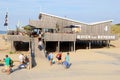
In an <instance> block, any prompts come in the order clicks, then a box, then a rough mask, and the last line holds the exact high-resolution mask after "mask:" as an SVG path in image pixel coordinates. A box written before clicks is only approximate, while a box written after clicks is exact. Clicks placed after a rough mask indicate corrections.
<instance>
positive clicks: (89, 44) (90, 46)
mask: <svg viewBox="0 0 120 80" xmlns="http://www.w3.org/2000/svg"><path fill="white" fill-rule="evenodd" d="M88 49H91V41H89V48H88Z"/></svg>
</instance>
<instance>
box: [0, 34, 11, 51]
mask: <svg viewBox="0 0 120 80" xmlns="http://www.w3.org/2000/svg"><path fill="white" fill-rule="evenodd" d="M10 48H11V44H10V42H9V41H7V39H6V35H0V51H9V50H10Z"/></svg>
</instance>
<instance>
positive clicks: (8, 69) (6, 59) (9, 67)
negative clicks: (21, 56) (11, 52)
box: [4, 55, 11, 74]
mask: <svg viewBox="0 0 120 80" xmlns="http://www.w3.org/2000/svg"><path fill="white" fill-rule="evenodd" d="M4 62H5V69H6V73H7V74H10V69H11V66H10V65H11V58H10V57H9V56H8V55H5V59H4Z"/></svg>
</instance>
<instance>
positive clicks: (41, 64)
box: [0, 36, 120, 80]
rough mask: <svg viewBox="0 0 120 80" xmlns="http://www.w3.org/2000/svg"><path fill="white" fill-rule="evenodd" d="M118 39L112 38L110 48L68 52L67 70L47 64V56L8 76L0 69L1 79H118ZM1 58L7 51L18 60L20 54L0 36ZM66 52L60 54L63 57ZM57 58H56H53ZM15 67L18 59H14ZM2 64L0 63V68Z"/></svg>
mask: <svg viewBox="0 0 120 80" xmlns="http://www.w3.org/2000/svg"><path fill="white" fill-rule="evenodd" d="M119 42H120V39H119V40H116V41H111V45H113V46H111V47H110V48H106V47H105V48H99V49H80V50H77V51H76V52H75V53H74V52H70V62H71V63H72V65H71V67H70V68H69V69H65V68H64V67H63V66H62V65H58V64H54V65H52V66H50V64H49V62H48V60H47V59H44V58H38V60H37V65H36V66H35V67H34V68H32V69H30V70H28V69H21V70H16V71H14V72H13V73H11V74H10V75H6V74H5V73H2V72H1V71H0V80H120V43H119ZM0 44H1V45H0V59H1V60H2V59H3V58H4V56H5V54H8V55H9V56H10V57H11V58H12V59H14V60H18V56H19V54H9V51H10V43H9V42H6V41H4V40H3V39H2V36H0ZM65 55H66V52H65V53H63V58H64V57H65ZM55 60H56V59H55ZM14 64H15V66H14V67H13V69H15V68H16V67H17V66H18V62H14ZM2 68H3V66H0V70H1V69H2Z"/></svg>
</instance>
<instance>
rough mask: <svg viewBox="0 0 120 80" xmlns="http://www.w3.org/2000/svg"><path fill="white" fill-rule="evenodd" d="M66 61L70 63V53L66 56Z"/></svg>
mask: <svg viewBox="0 0 120 80" xmlns="http://www.w3.org/2000/svg"><path fill="white" fill-rule="evenodd" d="M65 61H67V62H68V63H69V61H70V57H69V53H67V55H66V57H65Z"/></svg>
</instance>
